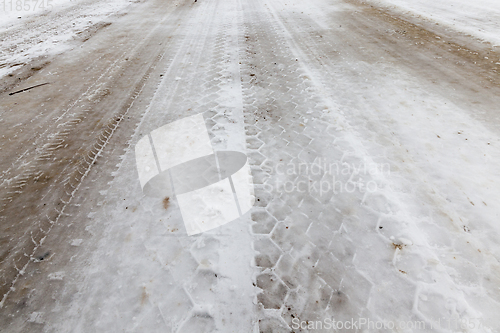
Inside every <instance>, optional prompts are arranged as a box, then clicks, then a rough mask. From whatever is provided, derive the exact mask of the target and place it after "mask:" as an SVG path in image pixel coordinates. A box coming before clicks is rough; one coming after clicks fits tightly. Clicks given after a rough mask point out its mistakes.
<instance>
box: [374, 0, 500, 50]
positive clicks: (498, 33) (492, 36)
mask: <svg viewBox="0 0 500 333" xmlns="http://www.w3.org/2000/svg"><path fill="white" fill-rule="evenodd" d="M370 2H373V3H377V4H379V5H383V6H389V7H391V8H393V9H395V10H397V11H402V12H406V13H407V12H410V13H412V14H415V15H419V16H422V17H424V18H426V19H429V20H432V21H434V22H436V23H439V24H442V25H445V26H448V27H450V28H452V29H455V30H458V31H460V32H463V33H466V34H470V35H472V36H474V37H477V38H480V39H482V40H485V41H488V42H490V43H492V44H493V45H496V46H500V1H496V0H475V1H468V0H370Z"/></svg>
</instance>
